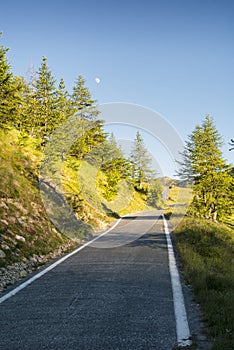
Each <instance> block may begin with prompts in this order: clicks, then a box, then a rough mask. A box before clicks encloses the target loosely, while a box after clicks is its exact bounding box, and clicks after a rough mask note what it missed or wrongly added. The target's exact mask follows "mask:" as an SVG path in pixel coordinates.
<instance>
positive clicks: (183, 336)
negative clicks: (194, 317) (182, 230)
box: [162, 215, 192, 347]
mask: <svg viewBox="0 0 234 350" xmlns="http://www.w3.org/2000/svg"><path fill="white" fill-rule="evenodd" d="M162 217H163V224H164V232H165V235H166V239H167V249H168V259H169V269H170V275H171V284H172V293H173V302H174V312H175V320H176V333H177V343H178V346H180V347H185V346H188V345H191V344H192V342H191V340H190V339H189V338H190V336H191V335H190V330H189V325H188V319H187V313H186V309H185V304H184V296H183V291H182V287H181V282H180V275H179V271H178V268H177V265H176V259H175V254H174V249H173V245H172V241H171V236H170V232H169V228H168V224H167V220H166V219H165V216H164V215H162Z"/></svg>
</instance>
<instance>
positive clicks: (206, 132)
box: [179, 116, 233, 220]
mask: <svg viewBox="0 0 234 350" xmlns="http://www.w3.org/2000/svg"><path fill="white" fill-rule="evenodd" d="M221 145H222V141H221V137H220V135H219V134H218V131H217V130H216V128H215V126H214V124H213V121H212V119H211V118H210V117H209V116H207V117H206V118H205V120H204V122H203V123H202V125H201V126H197V127H196V129H195V130H194V131H193V133H192V134H191V135H190V136H189V141H187V142H186V146H185V150H184V153H183V157H184V162H183V163H182V164H181V171H180V174H179V175H181V176H182V177H183V178H185V179H188V180H190V181H191V180H192V182H193V184H194V187H193V190H194V200H193V203H192V206H191V210H190V212H191V213H193V214H195V215H197V216H200V217H204V218H207V219H213V220H222V219H223V217H224V216H226V215H231V213H232V212H233V178H232V176H231V168H230V166H228V165H227V164H226V163H225V161H224V159H223V157H222V152H221V150H220V147H221Z"/></svg>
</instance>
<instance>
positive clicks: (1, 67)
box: [0, 33, 22, 127]
mask: <svg viewBox="0 0 234 350" xmlns="http://www.w3.org/2000/svg"><path fill="white" fill-rule="evenodd" d="M0 37H1V33H0ZM7 52H8V49H7V48H5V47H4V46H0V124H1V126H4V125H13V126H15V127H18V123H19V107H20V105H21V103H22V97H21V84H20V82H19V80H18V79H17V78H15V77H14V76H13V74H12V72H11V69H10V65H9V63H8V60H7V56H6V54H7Z"/></svg>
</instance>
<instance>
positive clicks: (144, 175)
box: [130, 131, 153, 189]
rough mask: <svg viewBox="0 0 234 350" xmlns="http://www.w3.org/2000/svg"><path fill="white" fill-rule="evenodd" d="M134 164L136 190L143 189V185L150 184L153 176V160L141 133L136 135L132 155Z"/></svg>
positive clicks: (131, 159)
mask: <svg viewBox="0 0 234 350" xmlns="http://www.w3.org/2000/svg"><path fill="white" fill-rule="evenodd" d="M130 162H131V163H132V178H133V182H134V183H135V185H136V188H138V189H142V188H143V184H148V183H149V181H150V179H151V178H152V176H153V171H152V169H151V162H152V159H151V157H150V156H149V153H148V151H147V149H146V147H145V145H144V142H143V138H142V136H141V134H140V132H139V131H137V133H136V138H135V140H134V145H133V149H132V152H131V155H130Z"/></svg>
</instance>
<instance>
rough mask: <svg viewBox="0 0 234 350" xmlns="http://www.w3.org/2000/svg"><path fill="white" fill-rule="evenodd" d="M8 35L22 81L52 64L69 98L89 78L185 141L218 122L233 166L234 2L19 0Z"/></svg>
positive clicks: (10, 11)
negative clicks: (207, 122)
mask: <svg viewBox="0 0 234 350" xmlns="http://www.w3.org/2000/svg"><path fill="white" fill-rule="evenodd" d="M0 31H2V32H3V37H2V40H1V41H2V44H3V45H5V46H7V47H9V48H10V51H9V54H8V58H9V60H10V63H11V66H12V70H13V72H14V73H15V74H17V75H23V76H27V74H28V73H27V71H28V70H29V68H30V66H32V65H33V66H34V67H35V69H36V70H37V69H38V66H39V64H40V62H41V59H42V56H46V57H47V58H48V64H49V66H50V68H51V70H52V72H53V74H54V76H55V77H56V78H57V79H58V80H59V79H60V78H61V77H63V78H64V79H65V82H66V85H67V87H68V89H69V90H71V88H72V86H73V83H74V80H75V78H76V77H77V76H78V75H79V74H82V75H83V76H84V77H85V78H86V80H87V85H88V87H89V88H90V90H91V92H92V94H93V97H94V98H96V99H97V100H98V102H99V103H107V102H130V103H136V104H139V105H143V106H145V107H147V108H151V109H153V110H155V111H158V112H159V113H160V114H161V115H162V116H164V117H165V118H166V119H167V120H168V121H169V122H170V123H171V124H172V125H173V126H174V127H175V128H176V129H177V131H178V132H179V134H180V135H181V137H182V138H183V139H184V140H185V139H186V138H187V135H188V134H190V133H191V132H192V130H193V129H194V127H195V126H196V125H197V124H199V123H201V121H202V120H203V119H204V117H205V115H206V114H210V115H211V116H212V117H213V118H214V121H215V124H216V126H217V128H218V130H219V132H220V133H221V134H222V135H223V138H224V142H225V146H224V155H225V158H226V159H228V161H229V162H233V159H234V153H233V152H232V153H231V152H228V141H229V140H230V138H234V123H233V116H234V61H233V57H234V1H232V0H203V1H202V0H196V1H195V0H155V1H153V0H152V1H151V0H145V1H138V0H135V1H132V0H130V1H123V0H120V1H112V0H110V1H105V0H104V1H103V0H100V1H93V0H91V1H88V0H86V1H79V0H77V1H71V0H67V1H53V0H52V1H50V0H47V1H45V0H41V1H25V0H21V1H16V0H11V1H8V2H6V1H5V2H3V3H2V4H1V13H0ZM96 77H100V79H101V82H100V84H97V83H96V82H95V78H96ZM155 153H157V151H155ZM155 157H156V158H157V155H155Z"/></svg>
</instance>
